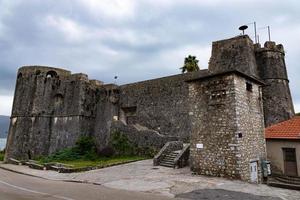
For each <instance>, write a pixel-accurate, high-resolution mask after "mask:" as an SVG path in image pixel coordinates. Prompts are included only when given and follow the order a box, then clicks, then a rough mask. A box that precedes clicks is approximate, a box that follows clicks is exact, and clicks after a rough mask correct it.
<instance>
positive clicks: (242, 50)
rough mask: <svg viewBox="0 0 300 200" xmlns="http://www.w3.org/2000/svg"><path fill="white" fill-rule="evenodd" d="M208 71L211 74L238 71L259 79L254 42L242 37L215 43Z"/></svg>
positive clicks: (244, 36)
mask: <svg viewBox="0 0 300 200" xmlns="http://www.w3.org/2000/svg"><path fill="white" fill-rule="evenodd" d="M208 69H209V71H210V72H211V73H220V72H226V71H230V70H238V71H240V72H243V73H245V74H247V75H249V76H253V77H259V76H258V70H257V65H256V60H255V54H254V45H253V42H252V40H251V39H250V38H249V36H248V35H242V36H237V37H234V38H230V39H226V40H219V41H216V42H213V44H212V54H211V58H210V61H209V67H208Z"/></svg>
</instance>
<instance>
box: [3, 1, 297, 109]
mask: <svg viewBox="0 0 300 200" xmlns="http://www.w3.org/2000/svg"><path fill="white" fill-rule="evenodd" d="M299 11H300V1H298V0H285V1H282V0H278V1H276V0H265V1H264V0H239V1H238V0H227V1H222V0H136V1H134V0H132V1H131V0H60V1H54V0H23V1H22V0H0V115H10V112H11V104H12V98H13V92H14V85H15V79H16V72H17V69H18V68H19V67H20V66H23V65H49V66H58V67H63V68H66V69H68V70H71V71H72V72H83V73H86V74H88V75H89V77H90V78H93V79H98V80H102V81H104V82H106V83H109V82H113V77H114V76H115V75H117V76H118V77H119V78H118V84H123V83H129V82H134V81H140V80H145V79H151V78H157V77H161V76H168V75H172V74H177V73H180V71H179V67H181V66H182V64H183V59H184V57H185V56H187V55H188V54H192V55H196V56H197V57H198V59H199V60H200V67H201V68H202V69H204V68H207V63H208V60H209V57H210V53H211V42H212V41H214V40H219V39H224V38H230V37H233V36H236V35H238V34H239V31H238V29H237V28H238V27H239V26H240V25H242V24H247V23H251V22H253V21H256V22H257V26H258V28H259V27H264V26H267V25H270V26H271V39H272V40H274V41H276V42H278V43H282V44H283V45H284V47H285V50H286V52H287V53H286V63H287V66H288V73H289V78H290V86H291V90H292V94H293V100H294V104H295V108H296V111H298V112H300V90H299V89H298V88H297V86H300V68H299V64H298V62H300V61H299V58H300V12H299ZM249 26H251V25H249ZM251 30H252V29H250V30H249V31H248V34H249V35H250V36H251V37H252V38H253V32H252V31H251ZM258 33H259V35H260V41H261V42H264V41H265V40H266V39H267V30H266V29H259V31H258Z"/></svg>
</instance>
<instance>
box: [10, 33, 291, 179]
mask: <svg viewBox="0 0 300 200" xmlns="http://www.w3.org/2000/svg"><path fill="white" fill-rule="evenodd" d="M284 56H285V52H284V49H283V46H282V45H280V44H279V45H276V44H275V42H271V41H268V42H266V43H265V44H264V47H261V46H260V44H254V43H253V42H252V40H251V39H250V38H249V37H248V36H247V35H241V36H237V37H234V38H230V39H226V40H221V41H216V42H213V44H212V55H211V58H210V61H209V67H208V69H204V70H200V71H197V72H191V73H186V74H179V75H174V76H169V77H163V78H158V79H153V80H147V81H142V82H137V83H132V84H126V85H120V86H119V85H115V84H104V83H103V82H101V81H97V80H89V79H88V77H87V75H85V74H71V72H70V71H67V70H63V69H58V68H51V67H42V66H25V67H22V68H20V69H19V71H18V75H17V84H16V89H15V97H14V103H13V110H12V115H11V123H10V129H9V138H8V142H7V148H6V160H7V159H8V158H17V159H30V158H33V157H36V156H40V155H49V154H51V153H53V152H56V151H59V150H61V149H63V148H66V147H71V146H73V145H74V144H75V142H76V140H77V139H78V138H79V137H80V136H81V135H90V136H92V137H94V138H95V139H96V142H97V147H98V150H99V151H101V149H103V148H104V147H106V146H107V143H108V140H109V137H110V134H111V132H112V130H119V131H121V132H122V133H125V134H127V136H128V138H129V139H130V140H132V141H133V142H134V143H135V144H136V145H139V146H148V147H155V148H157V149H158V150H159V149H160V148H161V147H162V146H163V145H164V144H165V143H166V142H168V141H183V142H185V143H190V156H189V164H190V167H191V170H192V171H194V172H196V173H199V174H205V175H212V176H222V177H223V176H224V177H229V178H235V179H241V180H244V181H253V179H252V178H253V177H251V176H252V171H253V169H252V164H253V163H255V164H256V165H255V166H256V169H255V170H256V171H257V172H256V173H257V174H256V176H257V180H256V181H255V182H261V180H262V170H261V162H262V161H264V160H266V144H265V139H264V128H265V126H269V125H272V124H274V123H277V122H280V121H283V120H287V119H290V118H291V117H293V116H294V108H293V103H292V98H291V94H290V89H289V81H288V77H287V72H286V65H285V60H284Z"/></svg>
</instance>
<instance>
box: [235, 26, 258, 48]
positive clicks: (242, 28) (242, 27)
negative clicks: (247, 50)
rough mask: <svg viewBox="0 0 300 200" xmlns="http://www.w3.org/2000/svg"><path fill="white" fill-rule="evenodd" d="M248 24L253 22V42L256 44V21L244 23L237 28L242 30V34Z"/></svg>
mask: <svg viewBox="0 0 300 200" xmlns="http://www.w3.org/2000/svg"><path fill="white" fill-rule="evenodd" d="M250 24H253V26H254V41H255V44H256V43H257V32H256V22H251V23H248V24H245V25H243V26H240V27H239V30H242V31H243V35H244V30H246V29H247V28H248V25H250Z"/></svg>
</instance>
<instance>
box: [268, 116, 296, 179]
mask: <svg viewBox="0 0 300 200" xmlns="http://www.w3.org/2000/svg"><path fill="white" fill-rule="evenodd" d="M265 138H266V144H267V155H268V159H269V160H270V161H271V165H272V170H273V173H276V174H285V175H288V176H299V175H300V116H295V117H293V118H292V119H290V120H287V121H283V122H280V123H277V124H274V125H272V126H269V127H268V128H266V129H265Z"/></svg>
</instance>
